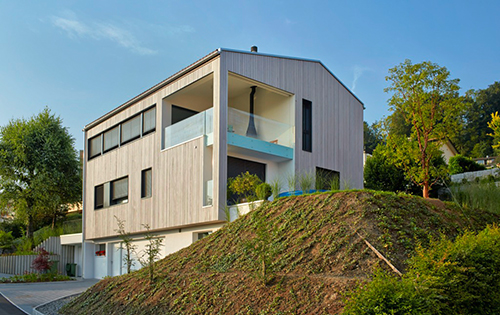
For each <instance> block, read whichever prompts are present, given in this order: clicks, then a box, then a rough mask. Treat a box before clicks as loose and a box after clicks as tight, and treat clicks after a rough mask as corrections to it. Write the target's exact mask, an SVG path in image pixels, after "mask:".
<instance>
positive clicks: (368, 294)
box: [344, 226, 500, 315]
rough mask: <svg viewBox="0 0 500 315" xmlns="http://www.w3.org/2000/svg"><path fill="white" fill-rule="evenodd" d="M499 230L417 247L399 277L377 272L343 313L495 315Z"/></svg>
mask: <svg viewBox="0 0 500 315" xmlns="http://www.w3.org/2000/svg"><path fill="white" fill-rule="evenodd" d="M499 244H500V229H499V228H498V227H497V226H493V227H488V228H486V229H484V230H483V231H481V232H479V233H474V232H466V233H464V234H463V235H462V236H460V237H458V238H457V239H456V240H455V241H454V242H452V241H450V240H447V239H444V238H443V239H441V240H438V241H431V243H430V246H429V248H423V247H419V248H417V251H416V254H415V255H414V256H413V257H412V258H411V259H410V261H409V268H408V272H407V273H406V274H405V275H404V276H403V277H402V278H401V279H399V278H396V277H395V276H392V275H388V274H387V273H384V272H377V273H376V274H375V276H374V278H373V280H372V281H371V282H369V283H367V284H365V285H362V286H359V287H358V288H357V289H356V290H355V291H354V292H353V293H352V294H351V296H350V298H349V300H348V301H347V305H346V308H345V312H344V314H361V315H362V314H471V315H473V314H500V246H499Z"/></svg>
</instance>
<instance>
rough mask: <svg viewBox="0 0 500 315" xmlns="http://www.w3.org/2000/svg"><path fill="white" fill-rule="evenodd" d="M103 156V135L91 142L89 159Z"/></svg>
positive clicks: (92, 139)
mask: <svg viewBox="0 0 500 315" xmlns="http://www.w3.org/2000/svg"><path fill="white" fill-rule="evenodd" d="M98 155H101V135H98V136H96V137H93V138H91V139H90V140H89V159H91V158H93V157H96V156H98Z"/></svg>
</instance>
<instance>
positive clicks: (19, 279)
mask: <svg viewBox="0 0 500 315" xmlns="http://www.w3.org/2000/svg"><path fill="white" fill-rule="evenodd" d="M69 280H74V279H72V278H71V277H68V276H63V275H59V274H54V273H37V272H31V273H25V274H22V275H14V276H12V277H8V278H0V283H27V282H51V281H69Z"/></svg>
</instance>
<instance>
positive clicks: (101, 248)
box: [95, 244, 106, 256]
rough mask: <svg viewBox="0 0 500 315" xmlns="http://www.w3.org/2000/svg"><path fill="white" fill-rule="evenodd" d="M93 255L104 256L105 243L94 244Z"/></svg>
mask: <svg viewBox="0 0 500 315" xmlns="http://www.w3.org/2000/svg"><path fill="white" fill-rule="evenodd" d="M95 255H96V256H106V244H96V245H95Z"/></svg>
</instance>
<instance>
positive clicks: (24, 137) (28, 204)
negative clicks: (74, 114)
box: [0, 108, 81, 240]
mask: <svg viewBox="0 0 500 315" xmlns="http://www.w3.org/2000/svg"><path fill="white" fill-rule="evenodd" d="M73 144H74V139H73V138H72V137H71V135H70V134H69V133H68V130H67V129H66V128H65V127H63V126H62V120H61V119H60V118H59V117H56V116H54V115H53V114H51V112H50V110H49V109H48V108H45V109H44V110H43V111H42V112H41V113H39V114H38V115H34V116H33V117H31V118H30V119H28V120H26V119H14V120H11V121H10V122H9V124H8V125H7V126H4V127H1V128H0V191H1V194H0V203H2V204H3V205H6V204H11V205H12V207H13V209H14V211H15V215H16V217H18V218H22V219H23V220H24V222H25V224H26V236H27V237H28V238H29V239H30V240H33V232H34V229H35V227H36V226H35V225H36V222H38V221H39V220H40V218H46V217H52V216H53V215H54V213H56V212H57V211H58V210H59V209H60V207H61V206H62V205H65V204H67V203H72V202H76V201H79V200H80V199H81V176H80V163H79V161H78V154H77V152H76V151H75V149H74V148H73Z"/></svg>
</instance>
